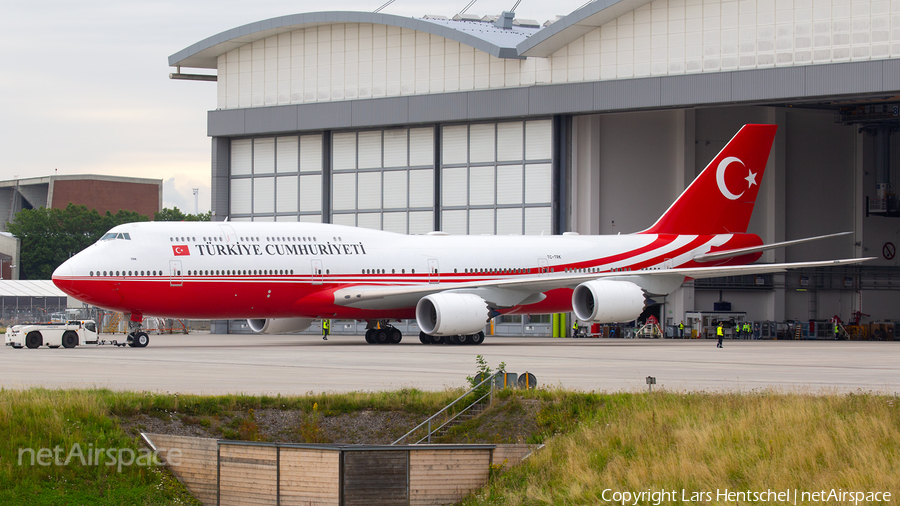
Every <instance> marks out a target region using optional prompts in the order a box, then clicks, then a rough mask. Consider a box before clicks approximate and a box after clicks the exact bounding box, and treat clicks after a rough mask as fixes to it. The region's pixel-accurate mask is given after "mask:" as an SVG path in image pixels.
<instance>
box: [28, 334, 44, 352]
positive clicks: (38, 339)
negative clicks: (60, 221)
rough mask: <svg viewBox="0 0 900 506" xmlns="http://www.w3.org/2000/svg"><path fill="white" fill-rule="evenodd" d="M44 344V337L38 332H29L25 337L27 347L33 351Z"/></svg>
mask: <svg viewBox="0 0 900 506" xmlns="http://www.w3.org/2000/svg"><path fill="white" fill-rule="evenodd" d="M42 344H44V336H42V335H41V333H40V332H38V331H36V330H34V331H32V332H29V333H28V335H27V336H25V346H27V347H28V348H30V349H32V350H33V349H35V348H39V347H40V346H41V345H42Z"/></svg>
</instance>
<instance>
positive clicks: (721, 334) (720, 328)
mask: <svg viewBox="0 0 900 506" xmlns="http://www.w3.org/2000/svg"><path fill="white" fill-rule="evenodd" d="M716 335H717V336H724V335H725V331H724V330H723V329H722V326H721V325H719V326H718V327H717V328H716Z"/></svg>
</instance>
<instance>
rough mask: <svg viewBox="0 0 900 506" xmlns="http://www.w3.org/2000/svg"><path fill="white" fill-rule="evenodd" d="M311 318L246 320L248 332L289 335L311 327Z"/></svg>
mask: <svg viewBox="0 0 900 506" xmlns="http://www.w3.org/2000/svg"><path fill="white" fill-rule="evenodd" d="M312 322H313V319H312V318H268V319H265V320H263V319H256V320H247V324H248V325H250V330H252V331H253V332H257V333H260V334H290V333H292V332H301V331H304V330H306V329H308V328H309V326H310V325H312Z"/></svg>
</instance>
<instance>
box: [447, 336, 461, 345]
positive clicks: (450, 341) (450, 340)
mask: <svg viewBox="0 0 900 506" xmlns="http://www.w3.org/2000/svg"><path fill="white" fill-rule="evenodd" d="M444 343H445V344H459V336H444Z"/></svg>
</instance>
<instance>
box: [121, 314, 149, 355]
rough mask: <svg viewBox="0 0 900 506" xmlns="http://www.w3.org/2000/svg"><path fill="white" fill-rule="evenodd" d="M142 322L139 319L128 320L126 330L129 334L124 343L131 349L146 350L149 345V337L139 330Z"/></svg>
mask: <svg viewBox="0 0 900 506" xmlns="http://www.w3.org/2000/svg"><path fill="white" fill-rule="evenodd" d="M142 320H143V318H140V320H138V321H134V320H133V319H131V320H128V330H129V331H130V332H128V337H127V339H126V340H125V342H126V343H127V344H128V346H131V347H132V348H146V347H147V345H148V344H150V336H148V335H147V333H146V332H144V331H143V330H141V327H142V325H141V321H142Z"/></svg>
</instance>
